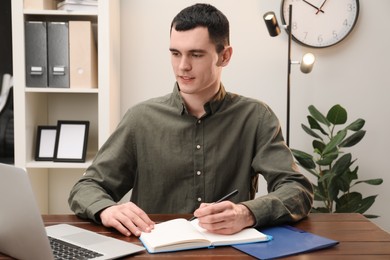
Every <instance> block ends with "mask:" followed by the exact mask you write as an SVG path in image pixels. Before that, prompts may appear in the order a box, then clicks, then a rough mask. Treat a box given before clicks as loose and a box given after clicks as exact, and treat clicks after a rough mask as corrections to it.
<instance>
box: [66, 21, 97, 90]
mask: <svg viewBox="0 0 390 260" xmlns="http://www.w3.org/2000/svg"><path fill="white" fill-rule="evenodd" d="M69 69H70V87H71V88H97V84H98V80H97V48H96V44H95V40H94V37H93V31H92V23H91V21H69Z"/></svg>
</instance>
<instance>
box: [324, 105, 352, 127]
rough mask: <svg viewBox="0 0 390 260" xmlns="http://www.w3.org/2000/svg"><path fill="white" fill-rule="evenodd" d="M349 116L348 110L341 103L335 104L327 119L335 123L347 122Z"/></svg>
mask: <svg viewBox="0 0 390 260" xmlns="http://www.w3.org/2000/svg"><path fill="white" fill-rule="evenodd" d="M347 118H348V116H347V110H345V109H344V108H343V107H342V106H340V105H334V106H333V107H332V108H331V109H330V110H329V112H328V114H327V115H326V119H328V121H329V122H331V123H332V124H334V125H342V124H345V122H347Z"/></svg>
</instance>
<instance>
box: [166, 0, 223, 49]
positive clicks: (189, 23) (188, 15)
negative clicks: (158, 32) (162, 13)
mask: <svg viewBox="0 0 390 260" xmlns="http://www.w3.org/2000/svg"><path fill="white" fill-rule="evenodd" d="M199 26H200V27H206V28H207V30H208V32H209V37H210V39H211V41H212V42H213V43H214V44H215V48H216V51H217V53H220V52H221V51H222V50H223V49H224V48H225V46H227V45H229V44H230V40H229V21H228V19H227V18H226V16H225V15H224V14H223V13H222V12H221V11H219V10H218V9H217V8H215V7H214V6H212V5H209V4H195V5H192V6H189V7H187V8H185V9H183V10H182V11H181V12H180V13H178V14H177V15H176V16H175V18H173V20H172V23H171V32H172V28H174V29H175V30H176V31H187V30H191V29H194V28H196V27H199Z"/></svg>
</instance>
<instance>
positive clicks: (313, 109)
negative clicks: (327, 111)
mask: <svg viewBox="0 0 390 260" xmlns="http://www.w3.org/2000/svg"><path fill="white" fill-rule="evenodd" d="M309 112H310V115H311V116H312V117H313V118H314V119H315V120H317V121H318V122H321V123H323V124H325V125H327V126H330V122H329V121H328V119H326V117H325V116H324V115H323V114H322V113H321V112H320V111H318V110H317V108H316V107H315V106H313V105H310V106H309Z"/></svg>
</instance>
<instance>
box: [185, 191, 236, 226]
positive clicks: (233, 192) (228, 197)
mask: <svg viewBox="0 0 390 260" xmlns="http://www.w3.org/2000/svg"><path fill="white" fill-rule="evenodd" d="M237 193H238V190H234V191H232V192H230V193H229V194H226V195H225V196H223V197H222V198H220V199H219V200H217V201H216V202H213V204H215V203H218V202H221V201H224V200H227V199H230V198H231V197H233V196H234V195H236V194H237ZM194 219H196V217H195V216H193V217H192V218H190V219H189V220H188V221H192V220H194Z"/></svg>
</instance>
